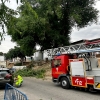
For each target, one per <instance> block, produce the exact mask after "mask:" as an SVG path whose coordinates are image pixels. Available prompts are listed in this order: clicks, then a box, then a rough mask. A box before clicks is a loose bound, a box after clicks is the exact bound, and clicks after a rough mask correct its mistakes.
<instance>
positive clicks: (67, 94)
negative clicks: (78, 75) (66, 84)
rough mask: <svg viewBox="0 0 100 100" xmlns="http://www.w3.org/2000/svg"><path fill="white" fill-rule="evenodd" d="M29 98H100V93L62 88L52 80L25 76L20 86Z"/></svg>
mask: <svg viewBox="0 0 100 100" xmlns="http://www.w3.org/2000/svg"><path fill="white" fill-rule="evenodd" d="M20 90H21V91H23V92H24V93H25V94H27V96H28V98H29V100H100V93H99V92H98V93H89V92H85V91H84V90H79V89H70V90H66V89H62V88H61V87H60V86H59V85H56V84H54V83H53V82H52V81H51V80H49V81H48V80H47V81H45V80H41V79H35V78H25V79H24V84H23V86H22V87H21V88H20Z"/></svg>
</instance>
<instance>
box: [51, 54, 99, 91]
mask: <svg viewBox="0 0 100 100" xmlns="http://www.w3.org/2000/svg"><path fill="white" fill-rule="evenodd" d="M51 66H52V80H53V82H57V83H60V84H61V86H62V88H66V89H69V88H70V87H71V86H75V87H82V88H89V90H90V91H91V90H94V89H98V90H100V68H99V66H98V60H97V58H95V57H92V56H90V54H89V53H85V54H62V55H57V56H54V58H53V60H52V63H51Z"/></svg>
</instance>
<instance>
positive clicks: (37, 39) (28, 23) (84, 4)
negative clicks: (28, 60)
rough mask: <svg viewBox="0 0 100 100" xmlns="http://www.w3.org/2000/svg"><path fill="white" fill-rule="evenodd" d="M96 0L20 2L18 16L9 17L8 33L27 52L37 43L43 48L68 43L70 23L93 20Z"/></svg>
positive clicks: (80, 24)
mask: <svg viewBox="0 0 100 100" xmlns="http://www.w3.org/2000/svg"><path fill="white" fill-rule="evenodd" d="M28 1H32V0H28ZM95 1H96V0H49V1H47V0H34V1H33V2H31V5H30V4H29V3H28V2H23V3H22V4H23V5H22V6H21V7H20V8H19V11H20V17H19V18H15V17H13V19H12V20H13V21H12V20H9V24H8V26H7V29H8V34H9V35H11V36H12V40H13V41H16V42H17V43H18V45H20V47H21V50H23V52H24V53H25V54H26V55H31V54H33V50H34V47H35V46H36V44H39V45H40V46H41V47H42V50H44V49H48V48H54V47H58V46H64V45H69V44H70V34H71V31H72V28H73V27H77V28H83V27H86V26H87V25H90V24H91V23H93V22H96V20H97V16H98V11H97V10H96V9H95V8H94V7H93V5H94V4H95ZM12 22H14V23H12ZM12 29H13V30H12Z"/></svg>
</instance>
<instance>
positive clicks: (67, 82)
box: [61, 77, 70, 89]
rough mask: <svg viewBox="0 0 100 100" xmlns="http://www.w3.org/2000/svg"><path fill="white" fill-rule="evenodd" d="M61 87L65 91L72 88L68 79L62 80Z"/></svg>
mask: <svg viewBox="0 0 100 100" xmlns="http://www.w3.org/2000/svg"><path fill="white" fill-rule="evenodd" d="M61 87H62V88H64V89H69V88H70V83H69V80H68V78H66V77H63V78H62V79H61Z"/></svg>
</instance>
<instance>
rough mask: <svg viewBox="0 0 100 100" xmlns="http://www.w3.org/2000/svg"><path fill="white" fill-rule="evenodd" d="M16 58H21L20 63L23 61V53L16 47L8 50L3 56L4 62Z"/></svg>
mask: <svg viewBox="0 0 100 100" xmlns="http://www.w3.org/2000/svg"><path fill="white" fill-rule="evenodd" d="M17 57H19V58H21V61H23V59H24V57H25V55H24V53H23V52H22V51H21V49H20V47H16V46H15V48H14V49H10V50H9V51H8V53H6V54H5V58H6V60H8V59H11V60H12V59H13V58H17Z"/></svg>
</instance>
